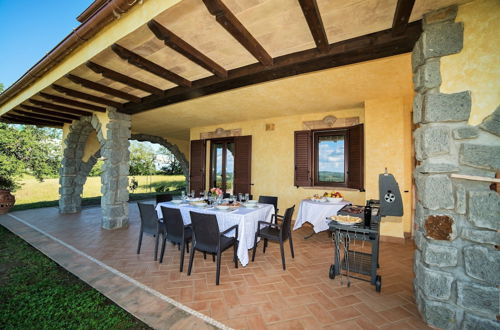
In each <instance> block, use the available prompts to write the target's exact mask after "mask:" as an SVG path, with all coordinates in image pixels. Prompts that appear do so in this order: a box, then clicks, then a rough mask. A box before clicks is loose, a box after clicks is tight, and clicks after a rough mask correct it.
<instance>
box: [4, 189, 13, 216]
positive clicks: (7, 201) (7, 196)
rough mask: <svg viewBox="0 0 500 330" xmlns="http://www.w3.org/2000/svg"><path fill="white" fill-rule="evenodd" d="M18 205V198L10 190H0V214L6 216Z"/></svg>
mask: <svg viewBox="0 0 500 330" xmlns="http://www.w3.org/2000/svg"><path fill="white" fill-rule="evenodd" d="M15 203H16V197H15V196H14V195H12V194H11V193H10V191H8V190H3V189H2V190H0V214H5V213H7V212H9V210H10V209H11V208H12V207H13V206H14V204H15Z"/></svg>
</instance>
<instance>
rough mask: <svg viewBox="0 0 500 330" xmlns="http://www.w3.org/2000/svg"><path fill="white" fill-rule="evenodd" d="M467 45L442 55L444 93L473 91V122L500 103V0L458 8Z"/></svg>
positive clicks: (471, 119)
mask: <svg viewBox="0 0 500 330" xmlns="http://www.w3.org/2000/svg"><path fill="white" fill-rule="evenodd" d="M455 21H457V22H463V23H464V48H463V49H462V51H461V52H460V53H458V54H454V55H450V56H445V57H442V58H441V76H442V80H443V83H442V85H441V92H442V93H456V92H461V91H465V90H470V91H471V92H472V111H471V116H470V119H469V123H470V124H471V125H477V124H479V123H481V121H482V120H483V119H484V118H485V117H486V116H488V115H489V114H491V113H492V112H493V111H494V110H495V109H496V107H497V106H499V105H500V1H498V0H477V1H474V2H471V3H468V4H465V5H462V6H460V7H459V9H458V15H457V18H456V20H455Z"/></svg>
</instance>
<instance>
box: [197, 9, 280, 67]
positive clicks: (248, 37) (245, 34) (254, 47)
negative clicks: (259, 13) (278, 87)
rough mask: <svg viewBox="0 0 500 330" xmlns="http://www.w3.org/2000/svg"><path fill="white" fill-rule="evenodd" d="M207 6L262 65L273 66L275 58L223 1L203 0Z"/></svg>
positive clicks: (218, 20)
mask: <svg viewBox="0 0 500 330" xmlns="http://www.w3.org/2000/svg"><path fill="white" fill-rule="evenodd" d="M203 2H204V3H205V6H206V7H207V9H208V11H209V12H210V14H211V15H213V16H215V20H216V21H217V22H218V23H219V24H220V25H221V26H222V27H223V28H224V29H226V31H227V32H229V33H230V34H231V35H232V36H233V37H234V38H235V39H236V40H238V42H239V43H240V44H241V45H242V46H243V47H245V48H246V50H248V51H249V52H250V54H252V55H253V56H254V57H255V58H256V59H257V60H258V61H259V62H260V63H262V64H263V65H266V66H270V65H273V58H272V57H271V55H269V53H268V52H267V51H266V50H265V49H264V47H262V45H261V44H260V43H259V42H258V41H257V39H255V38H254V37H253V36H252V34H251V33H250V32H249V31H248V30H247V29H246V28H245V27H244V26H243V24H241V22H240V21H239V20H238V19H237V18H236V16H234V14H233V13H232V12H231V11H230V10H229V8H227V7H226V5H224V3H223V2H222V1H221V0H203Z"/></svg>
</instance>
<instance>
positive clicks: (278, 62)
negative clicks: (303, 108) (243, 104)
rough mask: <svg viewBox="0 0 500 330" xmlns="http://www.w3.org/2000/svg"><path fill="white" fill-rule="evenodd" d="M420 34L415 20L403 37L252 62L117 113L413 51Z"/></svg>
mask: <svg viewBox="0 0 500 330" xmlns="http://www.w3.org/2000/svg"><path fill="white" fill-rule="evenodd" d="M421 32H422V27H421V22H420V21H417V22H413V23H410V24H408V27H407V29H406V31H405V33H404V34H403V35H402V36H393V35H392V29H388V30H384V31H380V32H376V33H372V34H369V35H365V36H361V37H357V38H353V39H349V40H344V41H341V42H337V43H333V44H330V46H329V48H328V51H327V52H324V53H321V52H318V51H317V49H316V48H314V49H309V50H305V51H301V52H297V53H293V54H289V55H284V56H280V57H277V58H275V59H274V65H273V66H272V67H265V66H262V65H261V64H260V63H255V64H251V65H247V66H244V67H241V68H237V69H233V70H230V71H229V72H228V78H227V79H222V78H219V77H217V76H211V77H207V78H203V79H199V80H196V81H194V82H193V86H192V88H184V87H175V88H172V89H169V90H166V91H165V93H164V95H163V96H162V97H159V96H154V95H151V96H147V97H145V98H143V100H142V102H141V103H139V104H133V103H127V104H125V105H124V106H123V107H122V109H121V110H119V111H121V112H124V113H128V114H134V113H140V112H142V111H146V110H150V109H154V108H158V107H162V106H166V105H170V104H174V103H178V102H182V101H186V100H190V99H194V98H197V97H201V96H206V95H211V94H215V93H219V92H223V91H227V90H231V89H234V88H239V87H243V86H248V85H252V84H257V83H262V82H265V81H270V80H274V79H279V78H284V77H290V76H294V75H298V74H302V73H306V72H313V71H318V70H324V69H329V68H333V67H338V66H342V65H347V64H353V63H358V62H363V61H368V60H373V59H378V58H383V57H387V56H393V55H398V54H402V53H407V52H410V51H411V50H412V49H413V46H414V45H415V42H416V41H417V39H418V37H419V36H420V34H421Z"/></svg>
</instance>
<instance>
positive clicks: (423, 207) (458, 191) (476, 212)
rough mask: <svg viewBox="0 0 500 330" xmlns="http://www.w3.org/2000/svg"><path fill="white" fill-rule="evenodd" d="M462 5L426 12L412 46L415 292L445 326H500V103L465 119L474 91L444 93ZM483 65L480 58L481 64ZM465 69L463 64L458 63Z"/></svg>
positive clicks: (458, 42) (459, 43) (458, 43)
mask: <svg viewBox="0 0 500 330" xmlns="http://www.w3.org/2000/svg"><path fill="white" fill-rule="evenodd" d="M456 14H457V8H456V7H449V8H445V9H442V10H438V11H436V12H433V13H430V14H428V15H426V16H425V17H424V21H423V33H422V35H421V37H420V39H419V40H418V42H417V44H416V45H415V48H414V50H413V53H412V67H413V79H414V87H415V92H416V95H415V99H414V106H413V111H414V112H413V114H414V118H413V120H414V123H415V124H417V125H418V128H417V129H416V131H415V132H414V137H415V151H416V158H417V160H418V161H419V165H418V166H417V167H416V169H415V173H414V176H415V180H416V186H417V199H418V201H417V205H416V213H415V227H416V228H415V229H416V230H415V243H416V246H417V250H416V252H415V261H414V270H415V280H414V288H415V296H416V301H417V305H418V309H419V311H420V313H421V314H422V317H423V318H424V320H425V321H426V322H427V323H429V324H430V325H432V326H435V327H439V328H444V329H500V323H499V322H497V320H496V317H497V315H498V314H500V312H499V301H500V299H499V297H500V289H498V287H497V286H498V285H499V284H500V252H499V251H497V250H496V248H495V246H498V245H500V233H499V232H498V230H500V197H499V195H498V193H497V192H495V191H491V190H490V189H489V185H490V183H488V182H480V181H472V180H464V179H457V178H452V176H451V175H452V174H453V173H458V174H465V175H476V176H483V177H494V176H495V172H496V171H499V170H500V109H498V108H497V110H496V111H495V113H494V114H493V115H492V116H490V117H489V118H486V119H485V121H484V122H483V123H482V124H481V125H479V126H478V127H474V126H469V125H467V121H468V119H469V114H470V110H471V94H470V92H468V91H463V92H460V93H455V94H442V93H440V91H439V87H440V85H441V75H440V57H442V56H446V55H450V54H454V53H458V52H460V51H461V49H462V47H463V29H464V26H463V24H462V23H455V22H454V20H455V17H456ZM478 65H480V64H478ZM457 70H461V68H457Z"/></svg>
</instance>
